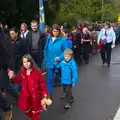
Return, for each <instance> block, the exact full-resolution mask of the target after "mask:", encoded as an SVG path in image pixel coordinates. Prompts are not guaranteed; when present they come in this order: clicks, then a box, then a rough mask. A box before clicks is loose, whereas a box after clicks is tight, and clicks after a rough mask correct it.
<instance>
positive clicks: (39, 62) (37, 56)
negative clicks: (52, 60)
mask: <svg viewBox="0 0 120 120" xmlns="http://www.w3.org/2000/svg"><path fill="white" fill-rule="evenodd" d="M40 55H41V54H40V53H31V56H32V57H33V60H34V61H35V63H36V64H37V65H38V67H41V65H42V61H43V57H41V56H40Z"/></svg>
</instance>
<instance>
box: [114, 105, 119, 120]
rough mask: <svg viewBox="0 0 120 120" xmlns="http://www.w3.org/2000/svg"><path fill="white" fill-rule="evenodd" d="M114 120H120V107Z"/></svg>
mask: <svg viewBox="0 0 120 120" xmlns="http://www.w3.org/2000/svg"><path fill="white" fill-rule="evenodd" d="M113 120H120V107H119V109H118V111H117V113H116V115H115V117H114V119H113Z"/></svg>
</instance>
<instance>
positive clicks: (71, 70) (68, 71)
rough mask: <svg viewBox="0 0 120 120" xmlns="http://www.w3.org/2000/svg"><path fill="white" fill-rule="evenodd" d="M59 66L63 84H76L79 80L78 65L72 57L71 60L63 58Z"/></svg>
mask: <svg viewBox="0 0 120 120" xmlns="http://www.w3.org/2000/svg"><path fill="white" fill-rule="evenodd" d="M57 68H60V69H61V82H62V84H71V85H74V84H76V83H77V80H78V71H77V65H76V62H75V61H74V59H73V58H72V59H71V60H70V61H69V62H66V61H65V60H62V61H61V62H60V63H59V65H58V66H57Z"/></svg>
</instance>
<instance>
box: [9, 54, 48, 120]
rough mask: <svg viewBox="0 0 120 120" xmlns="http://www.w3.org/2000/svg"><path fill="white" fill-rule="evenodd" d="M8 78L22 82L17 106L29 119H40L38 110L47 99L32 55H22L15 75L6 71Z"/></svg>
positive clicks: (40, 73)
mask: <svg viewBox="0 0 120 120" xmlns="http://www.w3.org/2000/svg"><path fill="white" fill-rule="evenodd" d="M8 75H9V78H10V79H11V80H12V81H13V82H15V83H18V84H19V83H20V82H22V88H21V92H20V97H19V101H18V107H19V108H20V109H21V110H23V111H24V112H25V114H26V116H28V117H29V118H30V119H31V120H39V119H40V110H41V109H42V106H41V105H43V104H44V109H45V110H46V105H45V102H46V101H47V94H48V93H47V89H46V85H45V83H44V80H43V78H42V72H41V71H40V70H39V68H38V67H37V66H36V64H35V62H34V61H33V59H32V57H31V56H30V55H29V54H27V55H24V56H23V57H22V68H21V70H20V72H19V74H18V76H15V75H14V73H12V72H9V73H8Z"/></svg>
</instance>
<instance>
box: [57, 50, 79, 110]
mask: <svg viewBox="0 0 120 120" xmlns="http://www.w3.org/2000/svg"><path fill="white" fill-rule="evenodd" d="M57 68H60V69H61V83H62V85H63V92H64V93H65V96H64V97H62V98H61V99H63V98H65V97H66V98H67V104H66V105H65V109H69V108H70V107H71V105H70V104H71V103H72V102H73V99H74V97H73V94H72V87H74V86H75V84H76V82H77V79H78V72H77V65H76V63H75V61H74V59H73V51H72V50H71V49H66V50H65V51H64V60H62V61H61V62H60V63H59V65H58V66H57Z"/></svg>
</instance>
